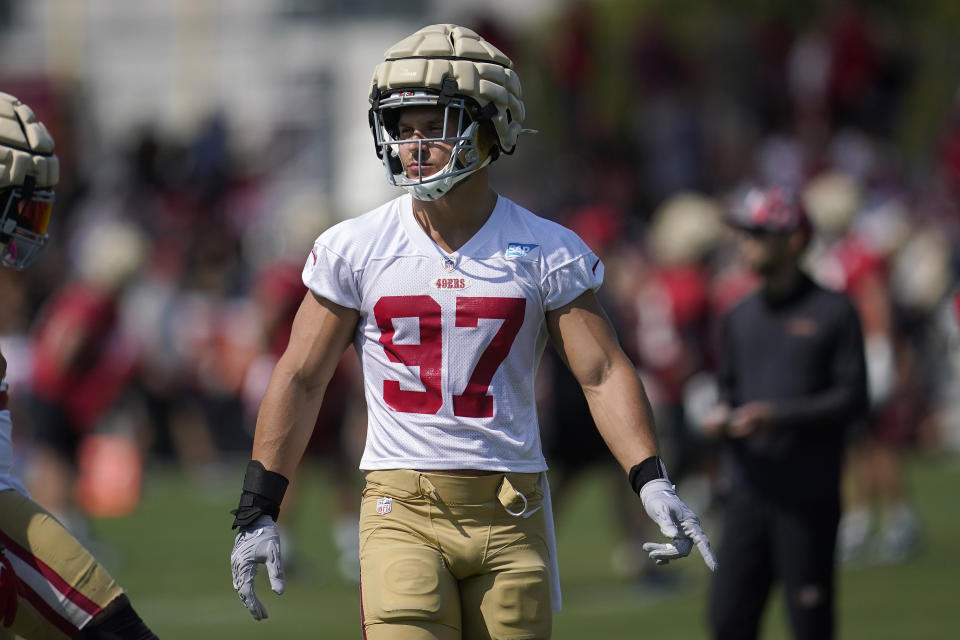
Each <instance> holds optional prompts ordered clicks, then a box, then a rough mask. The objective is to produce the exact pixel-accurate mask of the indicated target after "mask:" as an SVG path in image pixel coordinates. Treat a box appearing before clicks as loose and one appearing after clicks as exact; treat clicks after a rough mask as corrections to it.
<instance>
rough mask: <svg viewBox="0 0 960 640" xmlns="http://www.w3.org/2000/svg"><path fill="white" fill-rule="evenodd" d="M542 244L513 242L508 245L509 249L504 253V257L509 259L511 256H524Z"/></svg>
mask: <svg viewBox="0 0 960 640" xmlns="http://www.w3.org/2000/svg"><path fill="white" fill-rule="evenodd" d="M538 246H540V245H536V244H523V243H521V242H511V243H510V244H508V245H507V251H506V253H505V254H504V257H505V258H507V259H508V260H509V259H511V258H522V257H524V256H525V255H527V254H528V253H530V252H531V251H533V250H534V249H536V248H537V247H538Z"/></svg>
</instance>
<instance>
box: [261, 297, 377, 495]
mask: <svg viewBox="0 0 960 640" xmlns="http://www.w3.org/2000/svg"><path fill="white" fill-rule="evenodd" d="M357 321H358V314H357V311H356V310H354V309H348V308H346V307H342V306H340V305H338V304H335V303H333V302H330V301H329V300H325V299H323V298H319V297H317V296H315V295H314V294H313V293H310V292H308V293H307V294H306V295H305V296H304V298H303V302H302V303H301V305H300V309H299V311H297V315H296V318H295V319H294V321H293V329H292V331H291V334H290V342H289V344H288V345H287V349H286V351H285V352H284V354H283V356H281V358H280V360H279V362H277V366H276V368H275V369H274V371H273V375H272V376H271V378H270V384H269V385H268V386H267V391H266V394H265V395H264V398H263V402H262V403H261V405H260V413H259V415H258V416H257V429H256V434H255V435H254V440H253V459H254V460H258V461H259V462H260V463H261V464H263V466H264V467H265V468H266V469H267V470H269V471H273V472H275V473H279V474H281V475H284V476H286V477H288V478H289V477H290V476H291V475H292V474H293V472H294V471H295V470H296V468H297V464H298V463H299V462H300V458H301V456H302V455H303V452H304V450H305V449H306V446H307V443H308V442H309V441H310V435H311V433H312V432H313V427H314V424H315V422H316V418H317V412H318V411H319V410H320V404H321V403H322V402H323V395H324V392H325V391H326V388H327V384H328V383H329V382H330V378H331V377H333V372H334V370H335V369H336V368H337V363H338V362H339V361H340V358H341V357H342V356H343V352H344V351H345V350H346V349H347V347H348V346H349V345H350V342H351V340H352V338H353V332H354V330H355V329H356V326H357Z"/></svg>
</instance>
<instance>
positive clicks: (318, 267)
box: [303, 236, 360, 309]
mask: <svg viewBox="0 0 960 640" xmlns="http://www.w3.org/2000/svg"><path fill="white" fill-rule="evenodd" d="M322 240H323V236H321V237H320V238H318V239H317V241H316V242H314V243H313V249H312V250H311V251H310V255H309V256H307V262H306V264H304V266H303V284H305V285H307V288H308V289H310V291H312V292H313V293H315V294H316V295H318V296H320V297H321V298H325V299H327V300H330V301H331V302H334V303H336V304H339V305H340V306H342V307H347V308H350V309H359V308H360V292H359V287H358V286H357V280H356V277H355V274H354V272H353V268H352V267H351V266H350V263H349V262H348V261H347V260H346V258H344V257H343V256H341V255H338V254H337V253H334V252H333V251H332V250H331V249H330V248H328V247H327V246H326V245H325V244H324V243H323V242H322Z"/></svg>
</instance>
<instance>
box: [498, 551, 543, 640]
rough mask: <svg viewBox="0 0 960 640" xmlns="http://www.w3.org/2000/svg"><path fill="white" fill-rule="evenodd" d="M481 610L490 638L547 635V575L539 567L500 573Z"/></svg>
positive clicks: (516, 639) (526, 637) (513, 639)
mask: <svg viewBox="0 0 960 640" xmlns="http://www.w3.org/2000/svg"><path fill="white" fill-rule="evenodd" d="M481 610H482V612H483V618H484V620H485V622H486V625H487V628H488V629H489V630H490V635H491V636H492V637H494V638H503V639H504V640H506V639H510V640H520V639H521V638H523V639H524V640H530V639H533V638H549V637H550V631H551V627H552V622H553V611H552V609H551V603H550V580H549V576H548V575H547V573H546V571H545V570H543V569H540V568H537V569H535V570H531V571H528V572H513V571H512V572H509V573H504V574H501V575H500V576H498V577H497V580H496V581H495V582H494V584H493V588H492V589H491V591H490V593H489V594H487V596H486V597H484V599H483V604H482V605H481Z"/></svg>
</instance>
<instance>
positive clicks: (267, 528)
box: [230, 292, 358, 620]
mask: <svg viewBox="0 0 960 640" xmlns="http://www.w3.org/2000/svg"><path fill="white" fill-rule="evenodd" d="M357 320H358V314H357V312H356V311H355V310H353V309H348V308H346V307H342V306H340V305H338V304H335V303H333V302H330V301H329V300H326V299H324V298H321V297H318V296H316V295H314V294H313V293H312V292H308V293H307V294H306V295H305V296H304V298H303V302H302V303H301V304H300V309H299V310H298V311H297V315H296V318H294V321H293V327H292V329H291V334H290V342H289V343H288V344H287V349H286V351H284V353H283V355H282V356H281V357H280V360H279V361H278V362H277V366H276V367H275V368H274V370H273V375H272V376H271V377H270V384H269V385H268V386H267V392H266V394H265V395H264V398H263V401H262V402H261V404H260V413H259V415H258V416H257V430H256V434H255V435H254V439H253V456H252V460H251V461H250V462H249V464H248V465H247V472H246V475H245V476H244V479H243V493H242V494H241V496H240V504H239V506H238V507H237V509H236V510H234V511H233V513H234V515H235V516H236V518H235V519H234V524H233V526H234V527H239V529H240V531H239V532H238V533H237V537H236V540H235V542H234V547H233V551H232V553H231V554H230V567H231V572H232V574H233V586H234V589H236V590H237V594H238V595H239V596H240V599H241V600H242V601H243V604H244V605H245V606H246V607H247V609H248V610H249V611H250V613H251V614H252V615H253V617H254V619H256V620H262V619H264V618H266V617H267V609H266V607H264V606H263V603H262V602H261V601H260V599H259V598H258V597H257V595H256V592H255V591H254V582H253V580H254V577H255V576H256V575H257V566H258V565H259V564H265V565H266V567H267V574H268V576H269V578H270V588H271V589H272V590H273V592H274V593H277V594H281V593H283V592H284V589H285V582H284V575H283V563H282V561H281V557H280V533H279V531H278V529H277V524H276V519H277V516H278V514H279V511H280V502H281V500H282V499H283V494H284V491H286V488H287V484H288V478H290V476H291V475H292V474H293V472H294V471H295V470H296V468H297V464H298V463H299V462H300V458H301V457H302V456H303V452H304V449H306V447H307V442H309V440H310V434H311V433H312V432H313V427H314V424H315V423H316V419H317V412H318V411H319V410H320V404H321V403H322V402H323V395H324V392H325V391H326V388H327V384H328V383H329V382H330V378H331V377H333V372H334V370H335V369H336V367H337V363H338V362H339V361H340V357H341V356H342V355H343V352H344V351H345V350H346V348H347V345H349V344H350V340H351V338H352V336H353V332H354V330H355V329H356V326H357Z"/></svg>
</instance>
